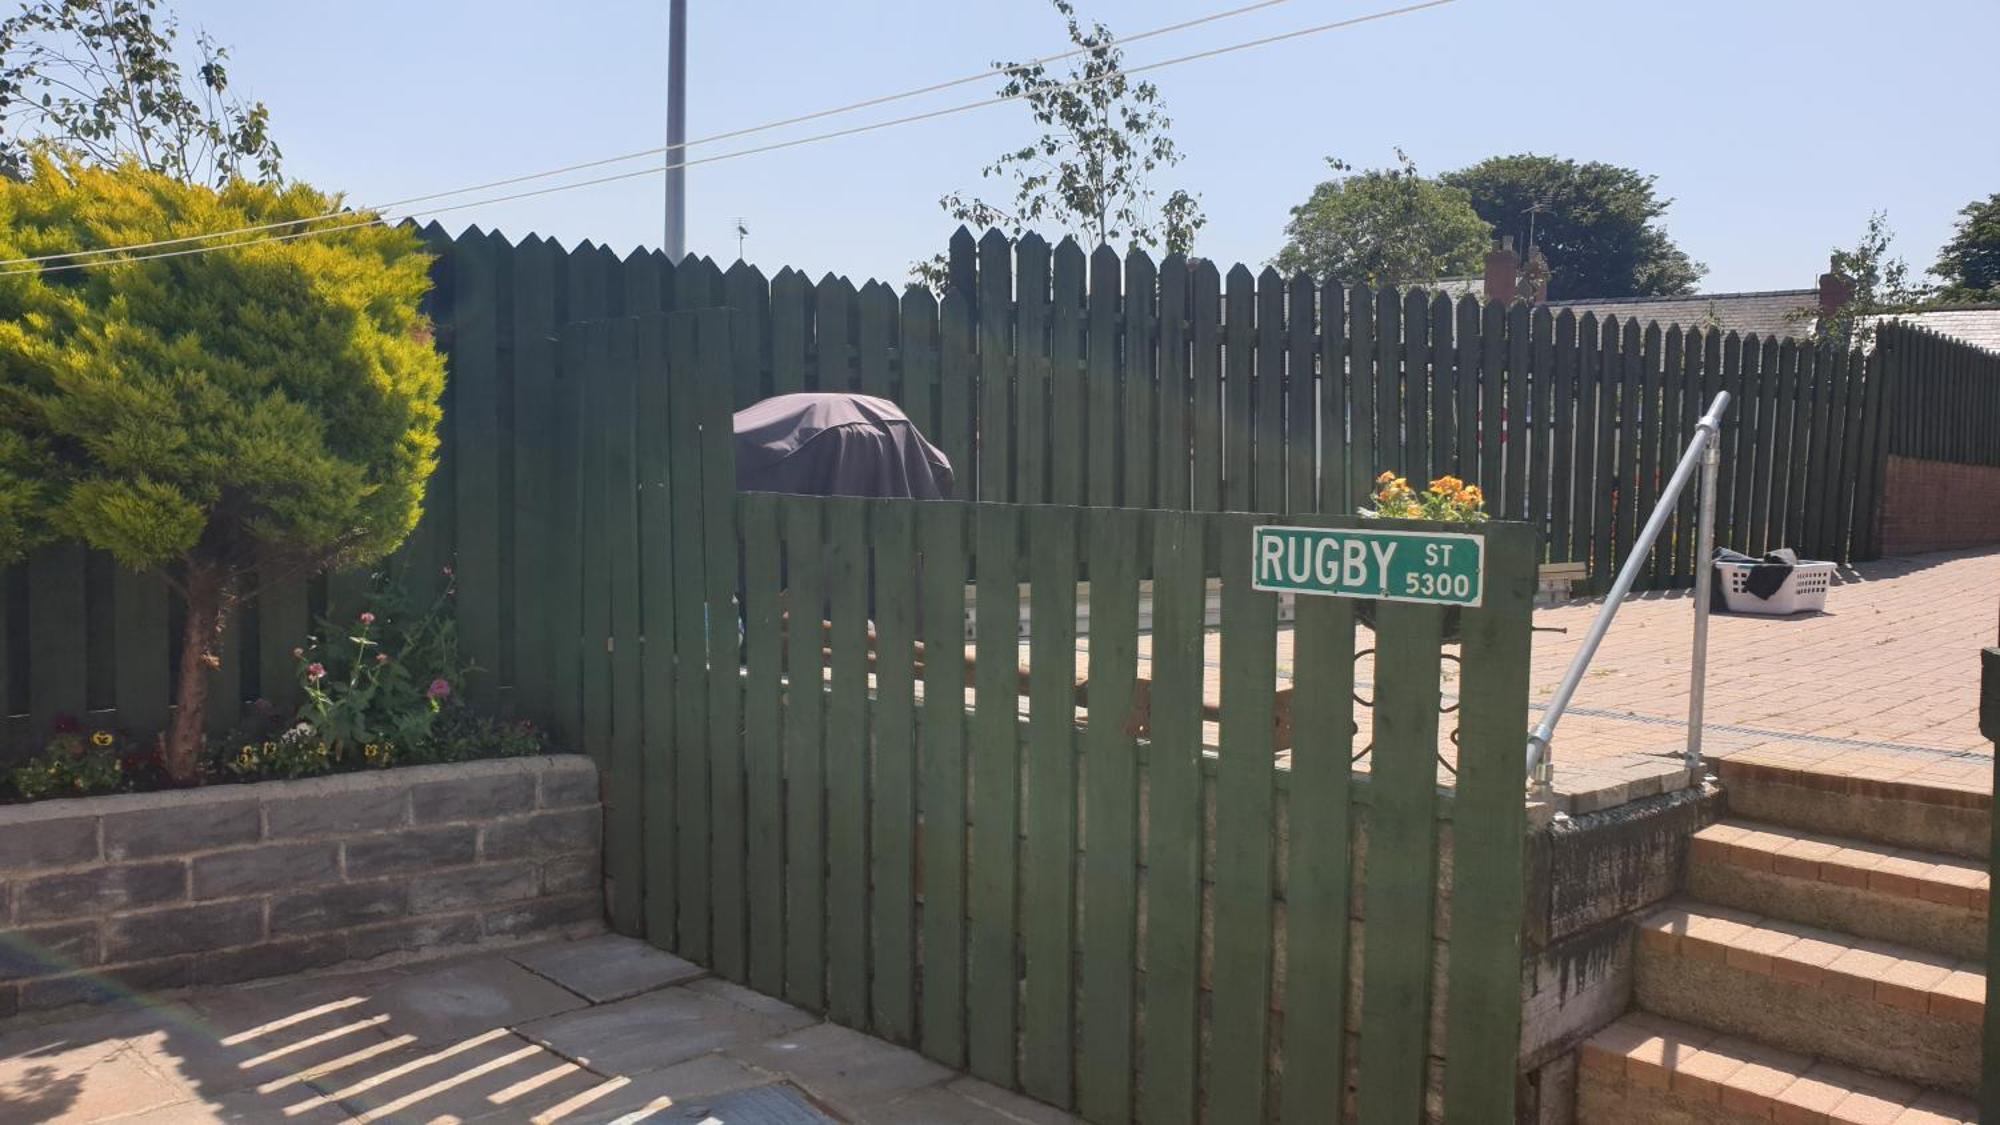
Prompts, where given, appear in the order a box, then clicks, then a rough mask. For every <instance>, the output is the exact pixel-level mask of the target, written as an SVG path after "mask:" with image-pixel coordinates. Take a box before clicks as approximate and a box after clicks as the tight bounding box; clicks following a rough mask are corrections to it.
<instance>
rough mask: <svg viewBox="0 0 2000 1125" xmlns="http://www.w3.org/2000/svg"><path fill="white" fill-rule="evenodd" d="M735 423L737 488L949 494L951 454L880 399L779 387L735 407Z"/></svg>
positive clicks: (812, 493) (833, 493) (918, 496)
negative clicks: (773, 394)
mask: <svg viewBox="0 0 2000 1125" xmlns="http://www.w3.org/2000/svg"><path fill="white" fill-rule="evenodd" d="M735 424H736V487H737V489H738V490H740V491H744V492H788V493H792V494H794V495H804V496H881V497H906V498H910V499H915V500H944V499H948V498H950V496H951V462H950V461H949V460H947V459H946V458H945V455H944V454H943V453H942V452H940V451H939V450H938V448H937V447H936V446H934V445H932V444H931V443H930V442H929V441H927V440H925V438H924V435H923V434H921V433H919V432H918V431H917V427H916V425H915V424H914V423H912V422H911V421H910V419H909V417H908V416H907V415H905V414H904V413H903V411H902V410H901V409H900V408H899V407H897V405H896V404H895V403H893V402H890V401H889V400H887V399H882V398H874V397H872V396H869V395H858V394H793V395H779V396H777V397H776V398H767V399H765V400H764V401H762V402H759V403H755V404H753V405H751V406H747V407H745V408H744V409H742V410H739V411H737V412H736V418H735Z"/></svg>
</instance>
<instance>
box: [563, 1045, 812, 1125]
mask: <svg viewBox="0 0 2000 1125" xmlns="http://www.w3.org/2000/svg"><path fill="white" fill-rule="evenodd" d="M777 1081H779V1076H778V1075H775V1074H772V1073H770V1072H769V1071H765V1070H760V1069H758V1068H756V1067H753V1066H750V1065H748V1064H747V1063H743V1062H740V1061H738V1060H736V1059H732V1058H730V1057H729V1056H727V1055H719V1054H717V1055H702V1056H699V1057H697V1058H692V1059H689V1060H687V1061H686V1062H680V1063H675V1064H674V1065H672V1066H669V1067H665V1068H663V1069H660V1070H649V1071H646V1072H645V1073H643V1074H635V1075H630V1076H627V1075H620V1076H618V1077H617V1078H614V1079H610V1080H608V1081H606V1082H604V1083H603V1084H601V1085H599V1086H598V1087H597V1088H596V1089H594V1090H591V1091H590V1092H588V1093H587V1094H584V1095H582V1096H579V1097H577V1098H573V1099H571V1100H570V1101H569V1102H567V1103H565V1104H563V1105H559V1106H555V1107H552V1108H551V1109H550V1110H549V1111H548V1116H549V1117H550V1118H552V1119H554V1120H556V1121H560V1122H561V1125H609V1123H611V1122H619V1123H620V1125H624V1123H629V1122H634V1121H671V1120H674V1119H676V1117H677V1116H678V1115H681V1114H686V1115H688V1116H689V1117H691V1118H692V1119H694V1120H696V1121H699V1120H701V1119H702V1118H703V1117H706V1116H708V1110H709V1108H710V1107H711V1106H713V1105H714V1104H715V1103H716V1102H717V1100H718V1099H721V1098H722V1097H724V1096H725V1095H728V1094H733V1093H735V1092H736V1091H738V1090H748V1089H751V1088H753V1087H757V1086H768V1085H770V1084H772V1083H774V1082H777Z"/></svg>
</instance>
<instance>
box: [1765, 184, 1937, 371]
mask: <svg viewBox="0 0 2000 1125" xmlns="http://www.w3.org/2000/svg"><path fill="white" fill-rule="evenodd" d="M1895 240H1896V232H1895V231H1893V230H1891V229H1889V214H1888V212H1886V211H1877V212H1875V213H1873V214H1871V215H1869V216H1868V225H1867V227H1866V228H1865V229H1864V230H1863V231H1862V232H1861V238H1860V240H1859V241H1857V242H1855V244H1854V245H1853V246H1849V247H1840V246H1836V247H1834V248H1833V253H1832V255H1831V262H1830V266H1831V269H1832V271H1833V272H1834V273H1837V274H1839V275H1840V276H1842V277H1844V278H1846V279H1847V281H1848V283H1849V284H1851V285H1852V286H1853V287H1854V290H1853V293H1852V294H1851V295H1850V296H1849V297H1848V299H1847V300H1846V301H1845V302H1844V303H1842V304H1841V306H1840V307H1839V309H1837V310H1835V311H1834V312H1833V313H1831V314H1826V313H1824V311H1823V310H1822V309H1820V308H1819V306H1818V305H1817V304H1814V305H1812V306H1810V307H1807V308H1802V309H1800V310H1798V311H1797V312H1796V313H1794V314H1792V319H1793V320H1794V321H1796V322H1799V323H1801V324H1809V325H1811V327H1812V335H1813V336H1814V337H1815V338H1817V339H1819V340H1821V341H1823V342H1826V343H1832V344H1840V345H1843V346H1849V347H1853V346H1862V345H1866V344H1867V343H1868V341H1869V340H1871V339H1873V338H1874V335H1875V324H1876V320H1877V318H1879V317H1881V316H1883V315H1885V314H1887V313H1892V312H1896V311H1899V310H1907V309H1911V308H1914V307H1917V306H1918V305H1921V304H1923V303H1924V301H1925V300H1926V299H1927V297H1928V296H1929V293H1928V292H1927V291H1926V290H1925V289H1924V287H1923V286H1921V285H1919V284H1916V283H1915V282H1912V281H1911V280H1910V264H1909V263H1908V262H1906V261H1904V260H1903V259H1902V258H1899V257H1895V256H1893V255H1891V254H1890V253H1889V247H1890V245H1891V244H1893V243H1894V242H1895Z"/></svg>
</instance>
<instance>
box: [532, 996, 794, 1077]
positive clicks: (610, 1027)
mask: <svg viewBox="0 0 2000 1125" xmlns="http://www.w3.org/2000/svg"><path fill="white" fill-rule="evenodd" d="M780 1007H781V1008H783V1009H784V1011H782V1012H771V1011H758V1010H754V1009H752V1008H749V1007H745V1006H743V1005H739V1004H734V1003H731V1002H729V1001H728V1000H724V999H720V998H718V997H715V996H711V995H704V994H702V993H699V992H696V991H694V990H693V988H692V987H691V986H690V987H683V988H669V989H664V990H662V991H659V992H649V993H646V994H645V995H643V996H634V997H632V998H631V999H629V1000H620V1001H618V1002H617V1003H615V1004H603V1005H599V1006H596V1007H592V1008H587V1009H584V1010H582V1011H578V1012H571V1013H568V1014H565V1015H559V1016H555V1017H553V1018H550V1019H543V1020H534V1021H531V1022H528V1023H525V1024H522V1025H521V1027H520V1029H519V1030H520V1032H521V1034H522V1035H525V1036H527V1037H528V1038H529V1039H530V1040H532V1041H534V1042H536V1043H539V1044H541V1045H543V1046H545V1047H548V1048H549V1049H550V1050H553V1051H555V1052H557V1053H558V1054H561V1055H564V1056H565V1057H568V1058H571V1059H574V1060H576V1061H577V1062H580V1063H582V1064H584V1065H585V1066H588V1067H590V1068H591V1069H592V1070H596V1071H600V1072H602V1073H606V1074H634V1073H639V1072H643V1071H648V1070H657V1069H659V1068H661V1067H666V1066H671V1065H673V1064H674V1063H677V1062H682V1061H684V1060H686V1059H691V1058H694V1057H696V1056H697V1055H705V1054H708V1053H709V1052H711V1051H724V1050H729V1049H731V1048H740V1047H748V1046H751V1045H752V1044H755V1043H759V1042H762V1041H763V1040H766V1039H770V1038H773V1037H776V1036H779V1035H784V1034H785V1033H787V1032H790V1031H795V1030H797V1029H799V1028H801V1027H805V1026H807V1025H809V1024H812V1023H814V1022H817V1021H816V1020H815V1019H814V1017H812V1016H810V1015H808V1014H806V1013H805V1012H802V1011H800V1010H798V1009H797V1008H792V1007H790V1006H789V1005H780Z"/></svg>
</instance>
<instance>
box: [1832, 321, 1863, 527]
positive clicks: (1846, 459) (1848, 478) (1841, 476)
mask: <svg viewBox="0 0 2000 1125" xmlns="http://www.w3.org/2000/svg"><path fill="white" fill-rule="evenodd" d="M1841 364H1842V372H1841V380H1840V387H1839V391H1838V393H1837V395H1836V397H1835V399H1834V405H1835V408H1836V412H1837V413H1838V414H1839V416H1840V421H1839V423H1838V425H1839V440H1838V442H1837V445H1838V447H1839V448H1838V452H1839V463H1838V464H1839V467H1838V469H1837V470H1836V471H1835V479H1836V480H1838V481H1839V482H1840V495H1839V499H1838V501H1837V503H1836V505H1835V512H1834V542H1835V543H1837V544H1839V551H1840V555H1839V559H1840V561H1841V562H1845V563H1852V562H1856V561H1858V560H1859V558H1860V552H1861V548H1862V547H1863V546H1864V545H1865V544H1864V543H1863V542H1862V539H1863V537H1862V536H1858V535H1857V534H1856V533H1855V532H1856V527H1857V524H1858V523H1859V522H1862V521H1865V519H1866V513H1865V512H1863V511H1862V510H1861V509H1860V508H1859V503H1860V496H1861V492H1862V484H1861V477H1862V474H1863V472H1864V471H1865V467H1864V466H1863V464H1862V462H1861V430H1862V419H1861V411H1862V409H1863V407H1864V406H1865V404H1866V387H1865V380H1866V378H1867V361H1866V359H1865V355H1864V353H1856V352H1846V351H1844V352H1842V353H1841Z"/></svg>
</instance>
